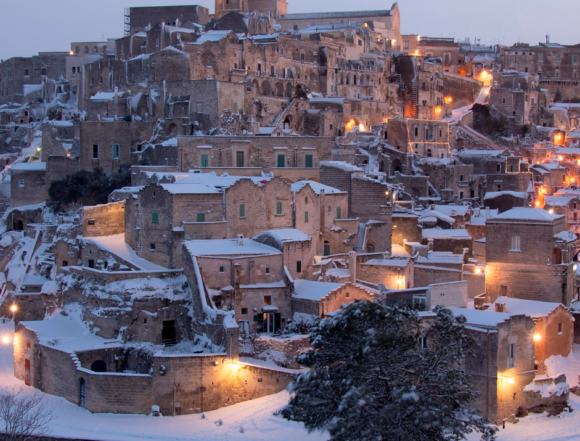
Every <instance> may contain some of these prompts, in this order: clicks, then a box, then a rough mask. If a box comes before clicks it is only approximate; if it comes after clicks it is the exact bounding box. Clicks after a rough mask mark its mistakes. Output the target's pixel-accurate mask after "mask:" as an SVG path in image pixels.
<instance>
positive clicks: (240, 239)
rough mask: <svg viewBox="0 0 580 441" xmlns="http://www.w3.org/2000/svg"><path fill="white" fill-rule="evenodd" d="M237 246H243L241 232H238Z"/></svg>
mask: <svg viewBox="0 0 580 441" xmlns="http://www.w3.org/2000/svg"><path fill="white" fill-rule="evenodd" d="M238 246H240V247H243V246H244V235H243V234H238Z"/></svg>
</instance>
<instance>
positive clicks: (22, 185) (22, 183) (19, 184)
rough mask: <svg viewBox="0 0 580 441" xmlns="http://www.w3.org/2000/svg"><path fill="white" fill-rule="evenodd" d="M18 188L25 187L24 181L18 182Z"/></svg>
mask: <svg viewBox="0 0 580 441" xmlns="http://www.w3.org/2000/svg"><path fill="white" fill-rule="evenodd" d="M18 186H19V187H24V179H19V180H18Z"/></svg>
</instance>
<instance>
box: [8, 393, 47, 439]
mask: <svg viewBox="0 0 580 441" xmlns="http://www.w3.org/2000/svg"><path fill="white" fill-rule="evenodd" d="M53 419H55V416H54V413H53V411H52V409H49V408H48V406H47V404H46V402H45V401H44V397H43V396H42V395H41V394H40V393H38V392H35V393H34V395H32V396H25V395H24V394H23V389H22V388H16V387H11V388H0V433H4V434H5V435H6V438H5V439H7V440H10V441H31V440H33V439H36V438H37V437H42V436H46V435H48V434H49V433H50V429H49V428H48V424H49V423H50V422H51V421H52V420H53Z"/></svg>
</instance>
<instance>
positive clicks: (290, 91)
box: [286, 83, 294, 98]
mask: <svg viewBox="0 0 580 441" xmlns="http://www.w3.org/2000/svg"><path fill="white" fill-rule="evenodd" d="M293 96H294V88H293V87H292V84H290V83H288V84H286V97H287V98H292V97H293Z"/></svg>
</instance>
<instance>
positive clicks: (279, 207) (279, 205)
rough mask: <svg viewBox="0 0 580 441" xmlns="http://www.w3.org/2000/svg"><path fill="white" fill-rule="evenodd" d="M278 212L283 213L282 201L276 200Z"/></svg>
mask: <svg viewBox="0 0 580 441" xmlns="http://www.w3.org/2000/svg"><path fill="white" fill-rule="evenodd" d="M276 214H278V215H280V214H282V202H276Z"/></svg>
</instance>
